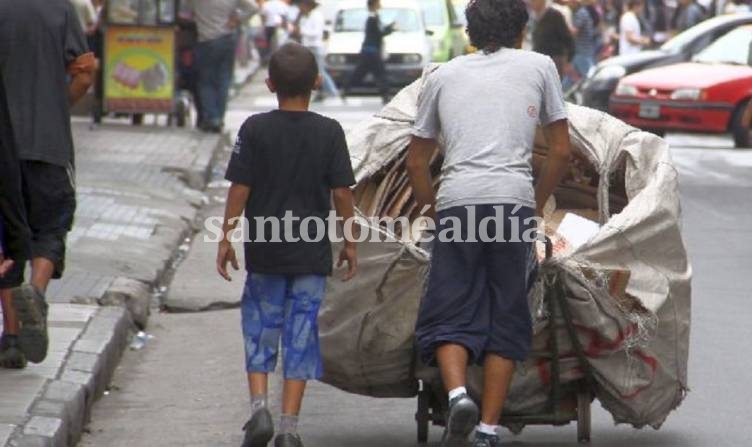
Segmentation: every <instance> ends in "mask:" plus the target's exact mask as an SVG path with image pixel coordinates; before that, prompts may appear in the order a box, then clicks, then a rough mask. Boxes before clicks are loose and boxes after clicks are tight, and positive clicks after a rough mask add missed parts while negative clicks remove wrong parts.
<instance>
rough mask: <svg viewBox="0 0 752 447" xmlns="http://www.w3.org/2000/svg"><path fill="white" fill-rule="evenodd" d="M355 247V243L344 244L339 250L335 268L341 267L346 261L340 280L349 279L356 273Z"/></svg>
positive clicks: (356, 256) (356, 253)
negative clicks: (345, 270)
mask: <svg viewBox="0 0 752 447" xmlns="http://www.w3.org/2000/svg"><path fill="white" fill-rule="evenodd" d="M355 247H356V246H355V244H352V245H349V244H346V245H345V248H343V249H342V251H340V252H339V260H338V261H337V268H341V267H342V266H343V265H344V264H345V262H347V272H346V273H345V276H343V277H342V282H347V281H350V280H351V279H353V277H354V276H355V274H356V273H358V251H357V249H356V248H355Z"/></svg>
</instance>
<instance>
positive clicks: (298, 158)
mask: <svg viewBox="0 0 752 447" xmlns="http://www.w3.org/2000/svg"><path fill="white" fill-rule="evenodd" d="M320 79H321V78H320V76H319V73H318V68H317V65H316V59H315V57H314V55H313V54H312V53H311V52H310V51H309V50H308V49H306V48H305V47H302V46H300V45H298V44H287V45H284V46H283V47H281V48H280V49H279V50H278V51H277V52H275V54H274V55H273V56H272V58H271V60H270V62H269V79H267V81H266V82H267V86H268V87H269V90H270V91H271V92H273V93H276V94H277V101H278V103H279V109H278V110H274V111H271V112H267V113H262V114H258V115H254V116H252V117H250V118H248V120H246V122H245V123H244V124H243V126H242V127H241V129H240V132H239V134H238V140H237V143H236V145H235V149H234V151H233V155H232V158H231V160H230V164H229V167H228V169H227V176H226V177H227V179H228V180H229V181H231V182H232V186H231V187H230V191H229V192H228V197H227V206H226V211H225V221H224V228H223V231H224V235H225V237H224V239H223V240H222V241H221V242H220V245H219V250H218V253H217V270H218V272H219V274H220V275H221V276H222V277H224V278H225V279H227V280H228V281H229V280H230V276H229V275H228V272H227V263H228V262H229V263H230V264H231V265H232V266H233V267H234V268H235V269H236V270H237V269H238V262H237V258H236V256H235V252H234V250H233V248H232V246H231V244H230V242H229V240H228V237H227V235H228V233H229V232H230V231H232V230H233V228H234V226H235V225H234V224H235V223H236V221H237V218H238V217H239V216H240V214H241V213H242V212H243V210H245V217H246V219H247V220H246V222H247V224H248V232H247V233H246V235H247V236H248V239H250V240H252V242H248V241H246V243H245V260H246V270H247V271H248V276H247V280H246V284H245V289H244V292H243V299H242V304H241V309H242V311H241V312H242V325H243V337H244V340H245V350H246V370H247V372H248V383H249V388H250V393H251V411H252V413H251V419H250V420H249V421H248V423H247V424H246V425H245V427H244V429H245V439H244V441H243V446H244V447H256V446H266V444H267V443H268V442H269V441H270V440H271V438H272V436H273V435H274V426H273V423H272V417H271V414H270V413H269V410H268V409H267V398H266V396H267V380H268V373H270V372H272V371H274V369H275V366H276V362H277V351H278V345H279V339H280V336H281V338H282V345H283V351H284V359H283V363H284V375H285V384H284V391H283V403H282V416H281V418H280V425H279V426H278V427H277V429H278V435H277V437H276V439H275V441H274V445H275V447H299V446H302V443H301V440H300V437H299V436H298V434H297V420H298V413H299V412H300V406H301V402H302V399H303V392H304V390H305V385H306V381H307V380H312V379H318V378H320V377H321V374H322V362H321V354H320V351H319V340H318V325H317V317H318V310H319V305H320V304H321V300H322V299H323V298H324V289H325V284H326V277H327V276H328V275H330V274H331V272H332V254H331V246H330V241H329V239H328V237H327V232H326V228H327V225H326V224H325V219H326V218H327V216H328V214H329V211H330V208H331V205H330V204H331V198H332V196H333V198H334V207H335V209H336V211H337V214H338V216H339V217H342V218H343V219H344V221H345V222H347V221H348V219H352V217H353V197H352V192H351V191H350V186H351V185H353V184H354V183H355V179H354V176H353V172H352V166H351V164H350V156H349V153H348V150H347V142H346V141H345V135H344V132H343V131H342V127H341V126H340V125H339V123H337V122H336V121H334V120H332V119H329V118H325V117H323V116H321V115H318V114H316V113H313V112H310V111H308V106H309V103H310V99H311V91H312V90H313V89H314V88H317V87H318V85H319V84H320V82H321V80H320ZM350 228H351V227H350ZM280 230H283V231H282V234H280ZM345 262H347V264H348V270H347V272H346V274H345V278H344V279H345V280H349V279H350V278H352V277H353V275H355V272H356V270H357V257H356V247H355V244H354V243H353V242H350V241H345V247H344V249H343V250H342V252H341V253H340V256H339V263H338V266H341V265H342V264H344V263H345Z"/></svg>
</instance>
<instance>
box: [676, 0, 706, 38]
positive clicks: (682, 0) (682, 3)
mask: <svg viewBox="0 0 752 447" xmlns="http://www.w3.org/2000/svg"><path fill="white" fill-rule="evenodd" d="M703 20H705V10H704V9H703V7H702V6H700V5H699V4H698V3H697V2H696V1H695V0H679V7H678V8H677V9H676V12H675V13H674V18H673V20H672V24H673V27H672V28H673V29H674V33H677V34H678V33H680V32H682V31H685V30H687V29H689V28H692V27H693V26H695V25H697V24H698V23H700V22H702V21H703Z"/></svg>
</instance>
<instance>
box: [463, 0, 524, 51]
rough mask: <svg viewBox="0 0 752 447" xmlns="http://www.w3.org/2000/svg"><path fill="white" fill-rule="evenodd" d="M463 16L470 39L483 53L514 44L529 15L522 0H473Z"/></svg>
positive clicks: (510, 46) (511, 46)
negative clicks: (465, 19) (465, 18)
mask: <svg viewBox="0 0 752 447" xmlns="http://www.w3.org/2000/svg"><path fill="white" fill-rule="evenodd" d="M465 17H467V34H468V35H469V36H470V43H471V44H472V45H473V46H474V47H475V48H478V49H479V50H481V51H483V52H485V53H493V52H495V51H497V50H498V49H500V48H502V47H506V48H513V47H514V46H515V44H516V42H517V40H518V39H519V38H520V35H522V31H523V30H524V29H525V25H527V21H528V18H529V16H528V12H527V7H526V6H525V2H524V1H523V0H472V1H471V2H470V3H469V4H468V5H467V9H465Z"/></svg>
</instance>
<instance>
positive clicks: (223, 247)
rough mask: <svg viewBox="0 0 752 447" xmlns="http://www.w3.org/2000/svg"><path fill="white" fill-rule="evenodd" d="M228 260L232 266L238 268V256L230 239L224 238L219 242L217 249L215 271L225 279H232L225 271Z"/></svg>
mask: <svg viewBox="0 0 752 447" xmlns="http://www.w3.org/2000/svg"><path fill="white" fill-rule="evenodd" d="M228 262H229V263H230V265H232V268H234V269H235V270H240V266H239V265H238V258H237V256H236V255H235V249H234V248H233V247H232V244H231V243H230V241H228V240H227V239H224V240H223V241H222V242H220V243H219V248H218V249H217V273H219V275H220V276H221V277H222V278H224V279H226V280H227V281H232V277H231V276H230V274H229V273H228V272H227V263H228Z"/></svg>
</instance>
